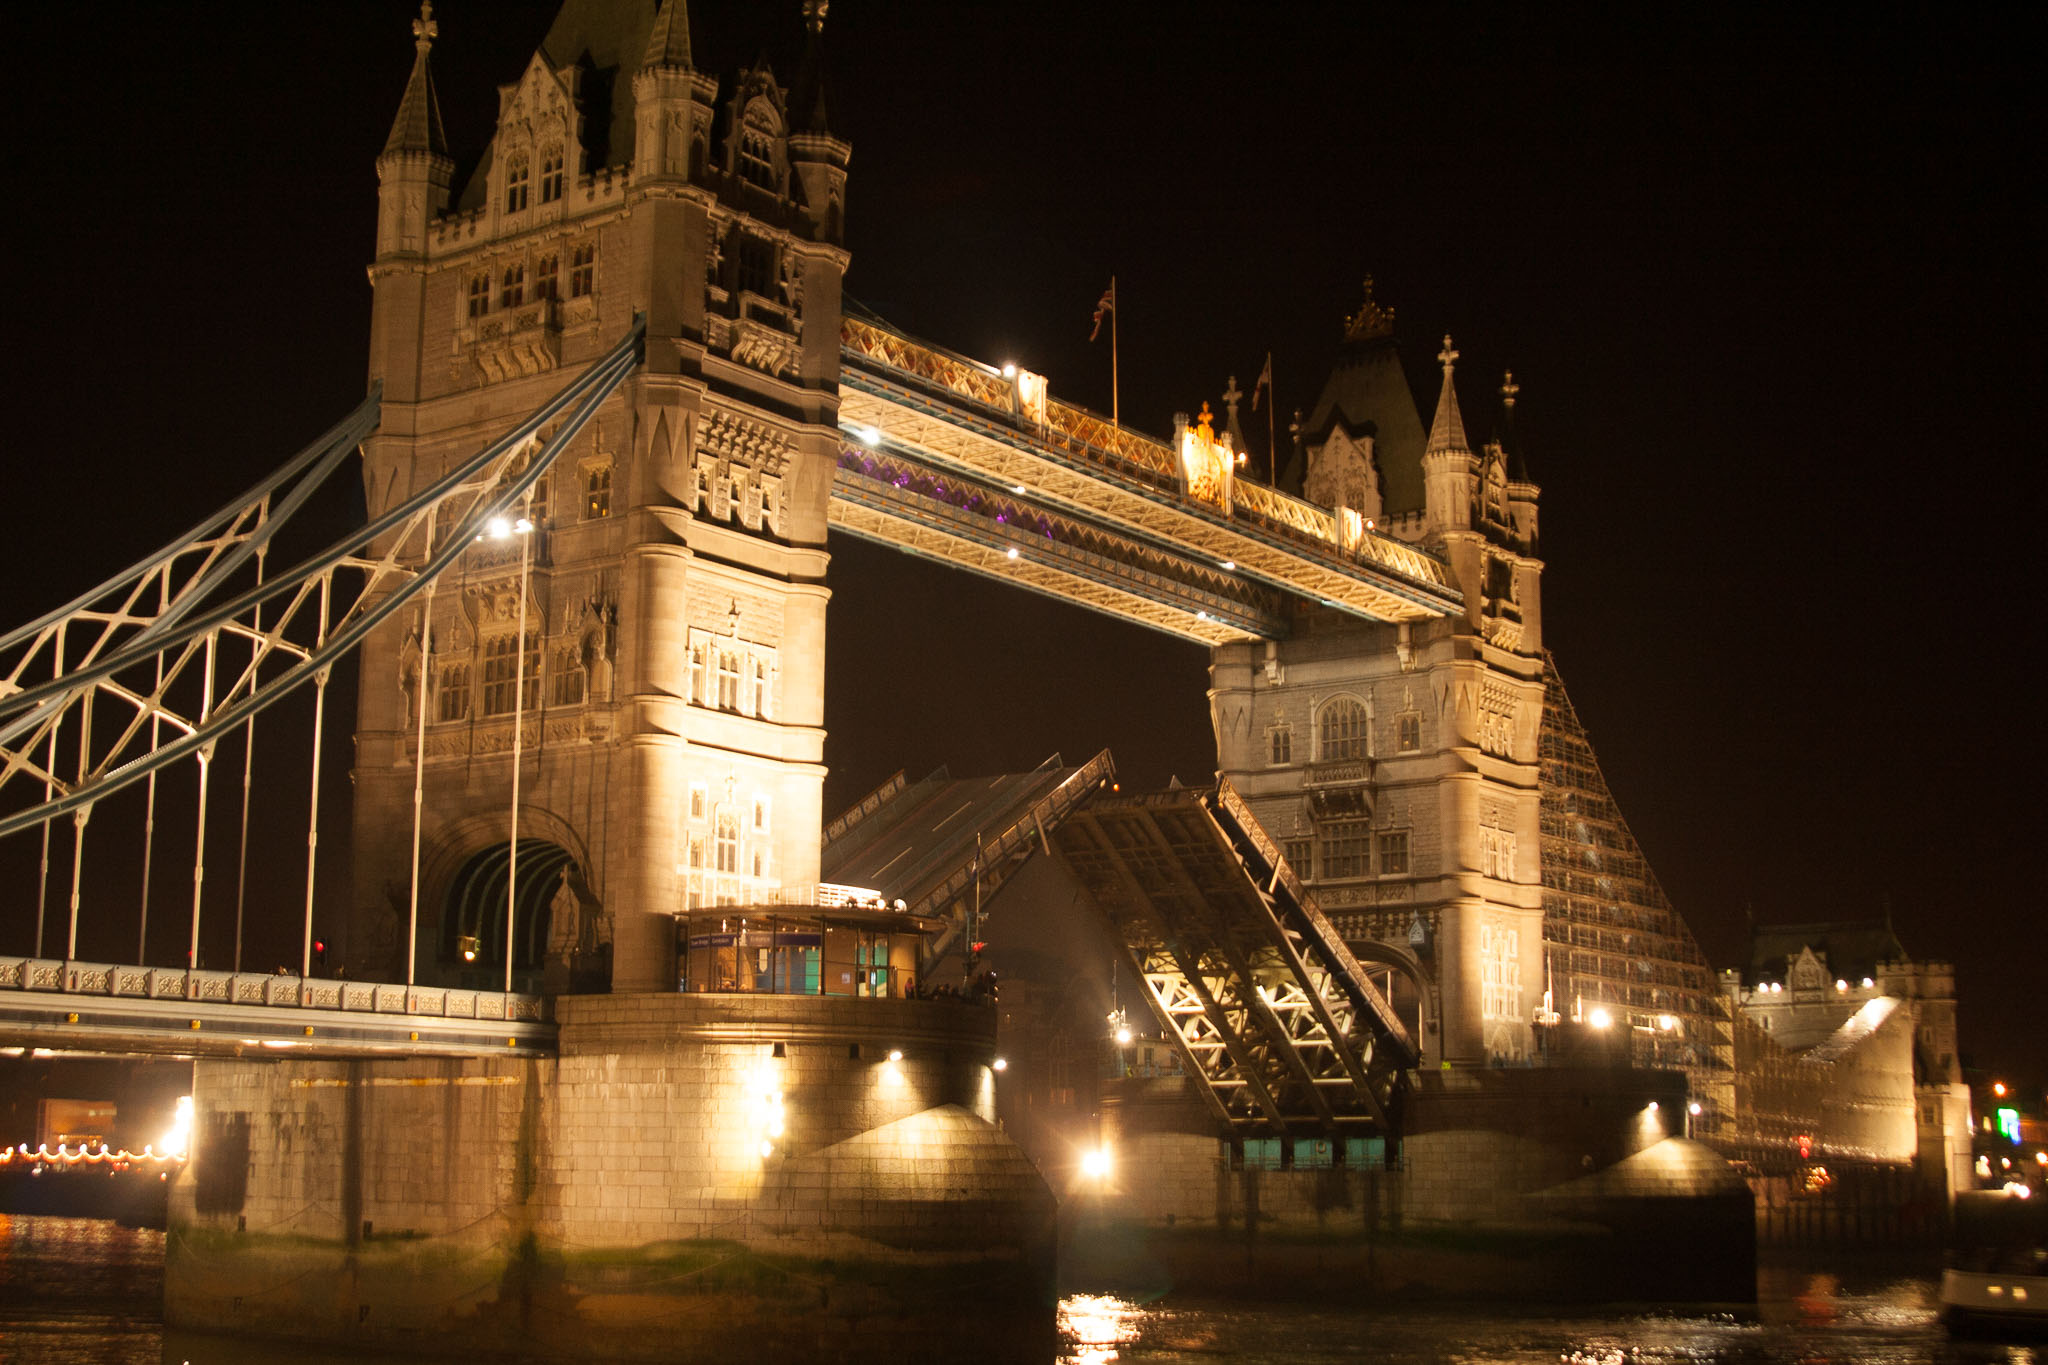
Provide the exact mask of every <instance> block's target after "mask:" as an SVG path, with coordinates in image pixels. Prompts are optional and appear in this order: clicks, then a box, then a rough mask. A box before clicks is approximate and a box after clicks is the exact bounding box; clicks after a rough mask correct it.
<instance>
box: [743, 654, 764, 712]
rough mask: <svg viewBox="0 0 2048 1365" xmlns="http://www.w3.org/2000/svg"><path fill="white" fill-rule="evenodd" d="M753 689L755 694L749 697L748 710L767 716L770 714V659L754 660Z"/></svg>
mask: <svg viewBox="0 0 2048 1365" xmlns="http://www.w3.org/2000/svg"><path fill="white" fill-rule="evenodd" d="M751 690H752V694H753V695H752V696H751V697H749V698H748V703H749V704H748V706H747V710H748V712H749V713H750V714H753V715H756V716H762V717H765V716H766V715H767V714H768V661H767V660H766V659H755V660H754V673H753V678H752V680H751Z"/></svg>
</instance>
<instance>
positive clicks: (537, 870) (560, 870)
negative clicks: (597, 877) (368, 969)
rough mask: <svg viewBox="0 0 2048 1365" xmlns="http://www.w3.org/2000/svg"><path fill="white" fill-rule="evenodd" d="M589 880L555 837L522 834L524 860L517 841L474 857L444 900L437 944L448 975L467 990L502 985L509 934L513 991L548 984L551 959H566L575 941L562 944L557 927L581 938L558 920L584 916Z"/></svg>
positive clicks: (462, 867)
mask: <svg viewBox="0 0 2048 1365" xmlns="http://www.w3.org/2000/svg"><path fill="white" fill-rule="evenodd" d="M515 878H516V889H515ZM584 881H585V878H584V874H583V870H582V868H581V867H579V866H578V865H577V862H576V858H575V855H574V854H572V853H570V851H569V850H568V849H566V848H564V847H562V846H561V845H560V844H558V843H556V842H554V841H553V840H551V839H541V838H534V837H531V836H528V837H526V838H522V839H520V841H519V846H518V857H517V859H516V862H515V859H514V857H513V846H512V843H511V841H510V840H505V841H502V842H499V843H496V844H492V845H489V846H488V847H485V848H482V849H479V850H477V851H476V852H474V853H472V854H470V855H469V857H468V858H466V859H465V860H464V861H463V862H462V863H461V865H460V866H459V867H457V868H456V870H455V872H454V874H453V876H452V877H450V879H449V881H448V889H447V893H446V895H445V897H444V898H443V900H442V903H441V905H442V908H441V926H440V935H439V941H438V943H437V944H436V945H435V962H436V964H437V966H438V967H439V969H440V972H441V974H442V975H443V977H444V978H445V979H447V980H450V981H453V982H457V983H459V984H461V985H463V986H467V987H472V988H477V989H502V988H503V986H504V981H505V953H506V943H507V939H508V936H509V939H510V942H511V947H512V989H513V990H515V991H532V990H539V989H541V986H542V978H543V976H544V975H546V974H547V969H548V967H549V963H550V959H551V957H559V956H565V955H566V954H567V953H568V952H569V951H570V949H571V947H572V946H573V943H557V939H558V938H561V937H562V935H561V934H558V933H557V932H556V931H557V930H558V929H563V930H565V931H568V932H569V933H570V937H571V940H574V939H578V938H580V937H581V935H580V934H577V933H575V932H574V930H573V929H572V928H571V926H569V925H566V924H563V925H558V924H557V923H556V921H557V920H558V919H566V918H567V917H569V916H571V915H573V916H574V917H575V918H576V919H578V920H579V921H580V919H581V918H582V916H581V914H580V913H579V912H580V909H581V905H580V902H581V901H582V900H583V899H584V898H585V896H584V895H583V894H579V893H580V892H581V888H582V886H583V884H584ZM580 927H581V926H580V924H579V925H577V926H575V928H576V929H580ZM551 948H552V949H553V950H554V951H553V952H552V953H551V951H550V950H551ZM548 985H549V986H550V988H553V987H554V986H555V982H553V981H549V982H548Z"/></svg>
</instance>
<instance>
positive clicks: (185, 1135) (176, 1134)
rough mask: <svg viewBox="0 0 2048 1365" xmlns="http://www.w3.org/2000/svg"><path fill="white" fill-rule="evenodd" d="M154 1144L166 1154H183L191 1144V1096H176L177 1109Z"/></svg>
mask: <svg viewBox="0 0 2048 1365" xmlns="http://www.w3.org/2000/svg"><path fill="white" fill-rule="evenodd" d="M153 1145H154V1146H157V1147H161V1148H162V1149H163V1150H164V1152H165V1154H166V1155H169V1156H183V1155H185V1152H186V1149H187V1148H189V1147H190V1146H191V1145H192V1097H191V1096H190V1095H180V1096H178V1109H177V1112H176V1114H175V1115H174V1116H173V1117H172V1119H171V1126H170V1127H169V1128H168V1129H166V1130H165V1132H164V1135H163V1136H162V1137H160V1138H158V1139H157V1140H156V1142H155V1143H154V1144H153Z"/></svg>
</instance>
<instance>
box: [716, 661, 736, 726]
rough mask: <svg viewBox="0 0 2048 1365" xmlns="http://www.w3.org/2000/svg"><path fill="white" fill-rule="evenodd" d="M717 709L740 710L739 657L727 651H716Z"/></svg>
mask: <svg viewBox="0 0 2048 1365" xmlns="http://www.w3.org/2000/svg"><path fill="white" fill-rule="evenodd" d="M718 709H719V710H721V711H737V710H739V709H740V656H739V655H738V654H736V653H734V652H733V651H732V650H729V649H721V650H719V651H718Z"/></svg>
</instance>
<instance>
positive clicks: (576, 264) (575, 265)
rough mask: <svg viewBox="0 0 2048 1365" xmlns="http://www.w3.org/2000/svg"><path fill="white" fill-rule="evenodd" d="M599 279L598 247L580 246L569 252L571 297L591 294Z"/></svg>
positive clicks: (577, 297)
mask: <svg viewBox="0 0 2048 1365" xmlns="http://www.w3.org/2000/svg"><path fill="white" fill-rule="evenodd" d="M596 280H597V248H596V247H594V246H579V247H577V248H576V249H575V250H574V251H572V252H570V253H569V297H570V298H572V299H580V298H583V297H584V296H585V295H587V294H589V293H590V291H591V289H592V288H593V287H594V286H595V283H596Z"/></svg>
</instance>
